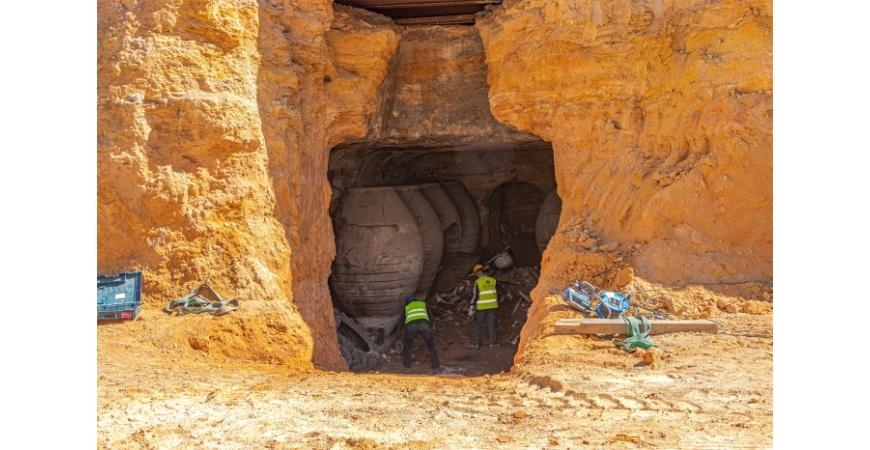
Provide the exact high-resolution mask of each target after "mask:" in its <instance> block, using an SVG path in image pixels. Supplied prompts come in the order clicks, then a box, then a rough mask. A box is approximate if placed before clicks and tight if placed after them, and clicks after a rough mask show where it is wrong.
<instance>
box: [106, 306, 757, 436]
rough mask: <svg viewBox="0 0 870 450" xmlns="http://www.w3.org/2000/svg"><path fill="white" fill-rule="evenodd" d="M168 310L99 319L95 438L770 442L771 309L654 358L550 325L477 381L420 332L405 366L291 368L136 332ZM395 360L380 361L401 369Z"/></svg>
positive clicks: (685, 339)
mask: <svg viewBox="0 0 870 450" xmlns="http://www.w3.org/2000/svg"><path fill="white" fill-rule="evenodd" d="M178 319H179V318H172V317H169V316H163V315H160V314H159V313H155V314H152V315H148V314H145V315H144V316H143V318H142V319H141V321H140V320H137V321H136V322H131V323H125V324H115V325H108V326H106V325H101V326H100V327H98V373H99V375H98V377H99V379H98V411H97V433H98V448H106V449H128V448H129V449H140V448H225V449H250V448H282V449H351V448H352V449H374V448H395V449H409V448H410V449H436V448H437V449H489V448H509V449H531V448H560V449H566V448H681V449H684V448H771V447H772V422H773V413H772V359H773V358H772V342H773V339H772V337H771V336H772V323H771V320H772V314H770V313H765V314H757V315H749V314H744V313H724V312H723V313H721V314H717V315H716V316H715V317H712V319H713V320H715V321H716V322H717V323H719V325H720V333H719V334H716V335H710V334H697V333H673V334H667V335H658V336H655V337H654V341H655V343H656V345H657V346H658V349H657V350H656V351H654V352H653V353H652V354H651V355H650V356H652V357H653V363H652V365H650V364H645V363H644V362H643V361H642V358H641V356H642V355H640V354H627V353H624V352H622V351H621V350H618V349H616V348H614V346H613V345H612V343H611V342H610V341H609V340H606V339H593V338H587V337H580V336H558V335H551V336H546V337H543V338H542V339H539V340H537V341H535V342H533V343H532V344H531V345H530V347H529V351H528V352H527V353H526V354H527V355H530V356H528V357H527V358H525V359H524V360H523V361H521V362H520V364H518V365H515V366H513V368H511V369H510V371H509V372H508V373H503V374H492V375H479V376H469V373H472V372H474V371H475V370H474V369H471V370H469V369H466V370H465V371H464V372H465V373H466V375H459V374H455V373H454V374H447V375H439V376H431V375H428V374H424V373H426V372H428V370H426V369H428V367H426V364H425V362H426V360H425V358H426V357H427V355H426V351H425V349H424V348H423V347H422V345H421V343H420V342H418V350H419V351H418V352H417V354H416V363H415V366H414V367H412V370H410V371H407V372H406V373H368V374H354V373H335V372H311V373H300V372H299V371H295V372H294V371H291V370H290V369H289V368H286V367H281V366H275V365H264V364H253V363H245V362H240V361H238V360H230V359H227V358H223V357H219V356H215V355H209V354H208V353H203V352H196V351H192V350H191V349H173V348H171V347H166V346H160V345H158V343H156V342H152V340H153V339H156V338H157V336H158V335H157V334H156V333H148V332H145V331H141V330H148V329H151V328H160V327H161V326H168V325H167V324H170V323H173V322H170V321H176V322H175V323H177V321H178ZM182 319H183V318H182ZM460 341H461V338H457V339H456V342H455V345H456V346H457V347H456V348H455V350H454V351H451V352H445V357H446V360H445V361H444V365H445V366H448V367H466V368H468V367H472V368H473V367H474V361H478V360H479V359H480V358H481V357H482V356H483V355H484V354H485V353H481V354H473V353H470V352H471V351H469V350H465V349H464V347H463V349H462V350H460V347H459V345H460V344H461V342H460ZM439 345H442V346H446V345H448V344H447V342H442V343H441V344H439ZM450 345H454V344H450ZM487 351H489V350H488V349H483V350H479V351H478V352H487ZM496 351H498V352H506V355H507V356H510V354H512V352H513V351H514V347H513V346H511V345H503V346H501V347H499V348H498V349H496ZM463 352H468V353H467V354H468V355H469V356H468V359H469V361H470V362H469V361H466V362H462V361H460V360H458V359H457V358H458V356H457V355H462V354H464V353H463ZM448 355H449V356H448ZM398 358H399V353H394V354H393V355H388V360H387V361H386V367H384V371H390V370H392V369H391V368H390V367H393V368H395V370H396V371H397V372H401V370H400V369H398V367H400V366H398V365H397V362H398ZM504 359H505V356H504V355H502V356H501V358H494V359H493V360H494V361H496V360H498V361H502V360H504ZM420 361H423V363H421V362H420ZM499 364H502V363H499ZM491 368H492V367H490V368H489V369H491ZM489 369H487V370H489Z"/></svg>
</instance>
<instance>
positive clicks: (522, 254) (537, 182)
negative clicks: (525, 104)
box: [329, 141, 560, 375]
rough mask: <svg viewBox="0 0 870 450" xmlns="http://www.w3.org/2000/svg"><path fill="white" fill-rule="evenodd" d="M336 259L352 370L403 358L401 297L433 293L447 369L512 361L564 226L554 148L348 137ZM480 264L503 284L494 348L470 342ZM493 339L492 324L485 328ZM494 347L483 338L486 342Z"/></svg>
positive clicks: (432, 310)
mask: <svg viewBox="0 0 870 450" xmlns="http://www.w3.org/2000/svg"><path fill="white" fill-rule="evenodd" d="M329 181H330V185H331V188H332V192H333V196H332V202H331V204H330V216H331V219H332V225H333V231H334V235H335V248H336V256H335V260H334V261H333V264H332V267H331V275H330V278H329V288H330V294H331V296H332V301H333V306H334V311H335V314H336V323H337V324H338V329H337V336H338V339H339V344H340V347H341V352H342V356H343V357H344V358H345V360H347V363H348V366H349V368H350V369H351V370H354V371H369V370H379V371H381V372H399V373H401V372H408V371H411V372H413V371H414V370H415V367H416V368H417V369H422V368H424V367H425V366H426V363H425V362H426V361H427V358H428V355H427V350H426V348H425V345H424V343H423V342H422V340H421V339H418V340H417V341H416V342H415V343H414V344H413V345H414V347H415V348H414V349H413V350H414V351H413V354H414V360H415V361H417V362H418V364H416V365H412V368H411V369H407V368H404V367H402V366H401V346H402V345H403V344H402V340H401V335H402V330H403V327H404V320H403V319H404V304H405V299H406V298H407V297H409V296H414V297H417V298H421V299H425V301H426V304H427V308H428V310H429V315H430V318H431V320H432V323H433V325H434V331H435V332H434V334H435V341H436V348H437V349H438V353H439V357H440V359H441V362H442V365H443V366H444V367H445V369H446V370H447V371H450V372H453V373H458V374H465V375H477V374H484V373H497V372H501V371H504V370H507V369H509V368H510V367H511V365H512V363H513V356H514V353H515V351H516V346H517V343H518V340H519V333H520V330H521V328H522V326H523V324H524V323H525V318H526V311H527V309H528V307H529V306H530V302H531V300H530V297H529V293H530V291H531V290H532V289H533V288H534V286H535V284H536V283H537V278H538V276H539V271H540V261H541V253H542V251H543V250H544V248H545V247H546V243H547V242H548V241H549V238H550V236H552V234H553V232H554V231H555V225H556V223H558V215H559V210H560V203H559V201H558V196H557V195H556V193H555V190H556V189H555V188H556V185H555V179H554V175H553V156H552V148H551V147H550V145H549V144H548V143H546V142H543V141H540V142H534V143H525V144H523V145H507V146H498V145H489V146H487V145H477V146H453V147H450V146H445V147H401V146H389V147H386V146H375V145H367V144H345V145H341V146H338V147H336V148H334V149H333V150H332V152H331V155H330V163H329ZM475 264H481V265H483V266H484V267H486V269H487V272H488V274H489V275H490V276H492V277H494V278H495V279H496V280H497V283H498V284H499V285H500V293H499V307H498V309H497V318H498V319H497V327H496V329H497V332H496V341H497V342H496V343H497V346H494V347H488V346H487V347H485V350H477V349H474V348H472V346H471V345H469V344H470V342H469V335H470V331H471V327H472V323H471V318H470V317H469V314H468V307H469V305H470V304H471V299H472V291H473V288H472V286H473V283H474V279H475V278H474V276H473V274H472V268H473V267H474V266H475ZM481 335H482V336H483V337H484V340H487V339H486V337H487V332H486V327H485V326H484V327H483V330H481ZM484 344H486V343H484Z"/></svg>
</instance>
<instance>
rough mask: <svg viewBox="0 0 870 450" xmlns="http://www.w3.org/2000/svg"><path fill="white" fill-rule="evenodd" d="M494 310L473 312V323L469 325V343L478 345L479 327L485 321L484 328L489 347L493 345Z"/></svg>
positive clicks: (494, 341) (494, 342)
mask: <svg viewBox="0 0 870 450" xmlns="http://www.w3.org/2000/svg"><path fill="white" fill-rule="evenodd" d="M496 311H498V308H496V309H485V310H483V311H474V323H473V324H472V325H471V343H472V344H473V345H480V326H481V325H482V324H483V320H484V318H485V319H486V328H487V331H489V345H495V344H496V340H495V312H496Z"/></svg>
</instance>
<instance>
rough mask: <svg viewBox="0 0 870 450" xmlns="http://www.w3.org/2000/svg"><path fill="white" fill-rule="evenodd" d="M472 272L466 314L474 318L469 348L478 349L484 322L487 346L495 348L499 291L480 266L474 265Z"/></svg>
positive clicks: (496, 342) (494, 281) (493, 279)
mask: <svg viewBox="0 0 870 450" xmlns="http://www.w3.org/2000/svg"><path fill="white" fill-rule="evenodd" d="M472 270H473V271H474V278H475V281H474V291H473V293H472V295H471V305H469V308H468V314H469V315H473V316H474V323H473V324H472V326H471V342H470V346H471V348H473V349H478V348H480V327H481V325H482V324H483V321H484V320H486V327H487V331H489V346H490V347H496V346H497V345H498V341H496V337H495V325H496V312H497V311H498V291H499V290H500V289H499V288H498V287H497V286H496V280H495V278H493V277H491V276H488V275H487V274H486V272H485V271H484V268H483V266H482V265H480V264H475V265H474V268H473V269H472Z"/></svg>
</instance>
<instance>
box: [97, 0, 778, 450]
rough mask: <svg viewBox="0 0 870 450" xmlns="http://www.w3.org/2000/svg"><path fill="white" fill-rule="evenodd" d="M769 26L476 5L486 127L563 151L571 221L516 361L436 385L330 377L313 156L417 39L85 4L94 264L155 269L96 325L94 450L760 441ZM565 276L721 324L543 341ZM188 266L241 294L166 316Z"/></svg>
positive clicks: (359, 22) (704, 15) (328, 11)
mask: <svg viewBox="0 0 870 450" xmlns="http://www.w3.org/2000/svg"><path fill="white" fill-rule="evenodd" d="M771 22H772V18H771V6H770V2H767V1H755V0H745V1H737V0H734V1H712V2H694V1H689V0H685V1H677V0H674V1H658V2H631V1H627V0H626V1H613V2H601V1H594V0H578V1H576V2H552V1H546V0H514V1H511V0H508V1H505V2H504V4H503V5H501V6H499V7H497V8H494V9H493V10H492V11H490V12H488V13H486V14H485V15H484V16H483V17H482V18H481V19H480V20H478V24H477V26H476V27H475V29H476V30H477V32H478V33H479V34H480V39H481V42H482V48H483V52H484V54H485V63H486V66H487V72H486V73H487V80H488V84H489V92H488V98H489V103H490V110H491V113H492V116H493V117H494V118H495V120H497V121H500V122H501V123H503V124H505V125H507V126H509V127H513V128H514V129H516V130H517V131H519V132H522V133H532V134H534V135H537V136H540V137H541V138H543V139H544V140H546V141H549V142H551V143H552V145H553V154H554V159H555V166H556V167H555V171H556V182H557V185H558V192H559V195H560V196H561V198H562V204H563V210H562V214H561V218H560V223H559V228H558V230H557V232H556V234H555V236H554V237H553V239H552V240H551V242H550V244H549V246H548V248H547V250H546V252H545V253H544V259H543V261H542V264H541V280H540V284H539V285H538V287H537V288H536V289H535V290H534V291H533V292H532V293H531V297H532V300H533V304H532V306H531V309H530V310H529V318H528V321H527V322H526V325H525V327H524V328H523V332H522V339H521V340H520V342H519V345H518V353H517V356H516V358H515V365H514V366H513V368H512V369H511V371H510V372H509V373H507V374H500V375H491V376H475V377H461V376H458V375H442V376H438V377H429V376H416V375H406V374H389V375H388V374H350V373H346V372H340V371H341V370H343V369H344V368H345V364H344V362H343V361H342V359H341V357H340V355H339V352H338V346H337V343H336V340H335V323H334V319H333V316H332V312H331V311H332V306H331V301H330V298H329V291H328V288H327V279H328V276H329V267H330V263H331V261H332V259H333V253H334V237H333V235H332V228H331V226H330V219H329V215H328V206H329V201H330V196H331V192H330V188H329V184H328V181H327V178H326V172H327V166H328V157H329V150H330V149H331V148H333V147H334V146H336V145H338V144H340V143H342V142H346V141H348V140H354V139H357V140H364V139H366V138H368V137H371V136H373V135H377V134H378V130H381V129H382V127H381V125H382V124H383V120H382V117H381V116H380V111H381V108H382V107H383V106H382V103H383V100H384V99H383V98H382V95H384V94H383V89H382V83H383V81H384V80H385V79H387V77H388V72H389V70H390V61H391V58H392V56H393V55H394V53H395V51H396V48H397V47H398V45H399V41H400V39H401V38H402V36H403V33H405V31H403V30H402V29H401V28H400V27H396V26H394V25H392V24H391V22H390V21H389V20H388V19H385V18H383V17H379V16H377V15H374V14H370V13H365V12H360V11H357V10H353V9H350V8H344V7H337V6H336V7H333V5H332V4H331V2H329V1H326V0H310V1H290V0H287V1H262V2H256V1H253V0H247V1H246V0H239V1H228V0H226V1H224V0H173V1H157V0H139V1H136V0H121V1H110V0H100V1H99V2H98V30H97V32H98V58H99V59H98V67H97V69H98V106H97V112H98V159H97V161H98V199H97V200H98V271H99V272H100V273H114V272H118V271H126V270H142V271H143V272H144V274H145V286H144V291H143V300H144V309H143V313H142V316H141V318H140V319H139V320H136V321H134V322H129V323H121V324H107V325H101V326H99V327H98V370H99V380H98V411H97V429H98V445H99V446H100V447H101V448H198V447H199V448H216V447H219V448H261V447H267V448H269V447H270V448H390V447H392V448H494V447H500V448H582V447H615V448H621V447H624V448H637V447H659V448H746V447H750V448H767V447H770V446H771V441H772V433H771V423H772V407H771V400H772V399H771V385H772V376H771V371H772V335H771V333H772V327H771V317H772V306H771V305H772V303H771V301H772V291H771V290H770V288H769V283H770V281H771V277H772V262H771V258H772V256H771V255H772V244H771V242H772V229H771V202H772V195H771V194H772V189H771V163H772V152H771V141H772V133H771V128H772V126H771V115H772V106H771V97H772V88H771ZM457 34H463V35H465V34H467V32H466V31H463V32H461V33H457ZM433 45H438V43H433ZM454 69H455V70H461V68H460V67H456V68H454ZM404 78H405V79H414V77H412V76H410V75H406V76H404ZM448 78H449V77H448ZM421 89H425V87H423V88H421ZM424 93H425V92H424ZM424 97H425V96H422V97H419V98H424ZM407 98H408V99H410V101H414V99H415V98H418V97H415V96H413V95H410V96H408V97H407ZM420 101H422V100H420ZM408 110H410V109H408ZM422 110H425V108H422ZM411 122H412V121H411ZM403 123H408V122H407V121H406V122H403ZM634 274H636V275H637V276H636V277H634ZM576 278H587V279H591V280H593V281H594V282H595V283H596V284H598V285H601V286H606V287H612V288H621V289H625V290H628V291H632V292H636V293H638V295H639V297H638V298H641V297H642V296H643V295H647V296H648V300H649V301H650V302H656V303H655V304H656V307H658V308H660V309H663V310H667V311H668V312H669V313H671V314H674V315H678V316H681V317H692V318H702V317H708V318H711V319H714V320H716V321H717V322H719V323H720V325H721V330H720V331H721V333H720V334H719V335H701V334H692V333H676V334H671V335H664V336H657V337H655V342H656V344H657V345H658V346H659V347H658V350H657V351H654V352H651V353H648V354H646V355H645V357H646V361H647V362H643V361H644V355H635V354H625V353H623V352H621V351H620V350H616V349H615V348H613V347H612V344H610V343H609V342H608V341H607V340H597V339H590V338H583V337H577V336H556V335H553V334H552V325H553V322H554V321H555V320H556V319H558V318H559V317H564V316H568V315H574V314H576V313H575V312H573V311H571V310H569V309H567V308H566V307H565V306H564V305H561V304H560V302H559V301H558V297H555V296H552V295H550V294H552V293H554V292H557V291H558V290H559V289H560V288H561V287H563V286H564V285H565V283H566V282H568V281H570V280H573V279H576ZM202 281H208V282H209V283H210V284H211V285H212V286H214V287H215V288H216V289H217V290H218V291H219V292H221V293H223V294H225V295H227V296H231V297H237V298H239V299H241V301H242V308H241V309H239V310H238V311H235V312H232V313H230V314H228V315H225V316H220V317H212V316H204V317H200V316H184V317H173V316H169V315H166V314H164V313H162V312H160V308H161V307H162V306H163V304H164V303H165V302H166V301H168V300H169V299H171V298H175V297H178V296H180V295H182V294H184V293H186V292H187V291H189V290H190V289H191V288H193V287H195V286H197V285H198V284H199V283H201V282H202ZM686 284H706V285H707V288H704V287H700V286H689V287H686V288H680V287H679V286H683V285H686ZM662 285H664V286H676V287H677V288H673V289H665V288H661V287H660V286H662ZM655 294H661V295H659V296H658V297H656V298H654V297H655ZM423 357H425V353H422V354H420V355H418V359H420V358H423ZM650 362H651V363H652V364H651V365H650V364H649V363H650ZM445 364H446V365H448V366H449V365H450V364H451V362H450V361H445ZM454 365H455V364H454ZM432 425H435V426H432Z"/></svg>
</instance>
